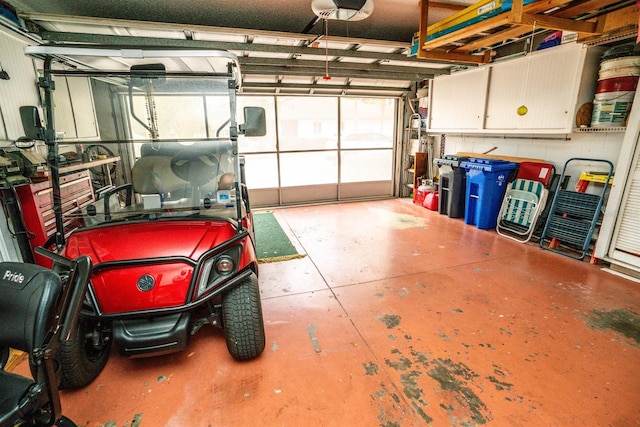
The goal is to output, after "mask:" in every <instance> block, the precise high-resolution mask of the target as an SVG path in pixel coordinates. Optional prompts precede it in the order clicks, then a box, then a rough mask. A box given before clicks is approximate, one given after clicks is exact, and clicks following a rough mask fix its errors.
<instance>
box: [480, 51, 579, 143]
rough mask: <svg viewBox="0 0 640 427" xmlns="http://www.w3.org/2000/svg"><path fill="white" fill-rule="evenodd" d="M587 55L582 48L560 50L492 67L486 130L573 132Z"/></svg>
mask: <svg viewBox="0 0 640 427" xmlns="http://www.w3.org/2000/svg"><path fill="white" fill-rule="evenodd" d="M584 55H585V49H583V48H581V47H580V46H579V45H567V46H558V47H554V48H551V49H549V50H545V51H540V52H534V53H533V54H529V55H528V56H526V57H523V58H519V59H516V60H512V61H506V62H504V63H497V64H495V65H494V66H492V69H491V77H490V81H489V91H488V101H487V117H486V121H485V128H486V129H487V130H513V129H517V130H527V129H530V130H534V131H536V132H539V131H546V132H553V131H555V132H563V133H564V132H570V131H571V129H572V127H573V113H574V109H575V102H576V97H577V94H578V88H579V85H580V80H581V79H580V77H581V71H582V65H583V62H584ZM521 105H524V106H526V107H527V109H528V111H527V113H526V114H524V115H518V107H520V106H521Z"/></svg>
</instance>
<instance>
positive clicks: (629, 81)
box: [596, 76, 640, 93]
mask: <svg viewBox="0 0 640 427" xmlns="http://www.w3.org/2000/svg"><path fill="white" fill-rule="evenodd" d="M638 77H640V76H624V77H613V78H611V79H602V80H598V87H597V89H596V93H605V92H629V91H634V90H636V87H637V86H638Z"/></svg>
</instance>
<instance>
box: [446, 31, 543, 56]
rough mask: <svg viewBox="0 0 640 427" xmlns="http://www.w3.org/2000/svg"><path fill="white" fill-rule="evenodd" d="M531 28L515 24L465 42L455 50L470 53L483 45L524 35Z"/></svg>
mask: <svg viewBox="0 0 640 427" xmlns="http://www.w3.org/2000/svg"><path fill="white" fill-rule="evenodd" d="M531 28H532V27H531V26H529V25H517V26H513V27H511V28H509V29H507V30H504V31H499V32H497V33H494V34H491V35H490V36H487V37H483V38H481V39H478V40H474V41H472V42H469V43H465V44H464V46H460V47H459V48H458V49H455V50H454V52H460V53H469V52H473V51H474V50H478V49H480V48H483V47H487V48H490V47H491V46H493V45H494V44H496V43H500V42H501V41H504V40H509V39H517V38H518V37H521V36H522V35H524V34H526V33H528V32H529V31H531Z"/></svg>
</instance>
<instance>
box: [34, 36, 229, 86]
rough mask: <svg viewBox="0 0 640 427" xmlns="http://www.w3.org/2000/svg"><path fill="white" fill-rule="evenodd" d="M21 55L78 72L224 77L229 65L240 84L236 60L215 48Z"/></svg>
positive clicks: (62, 49)
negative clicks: (144, 68) (142, 70)
mask: <svg viewBox="0 0 640 427" xmlns="http://www.w3.org/2000/svg"><path fill="white" fill-rule="evenodd" d="M25 54H27V55H29V56H33V57H36V58H42V59H44V58H47V57H49V58H55V59H57V60H58V61H57V62H59V63H61V64H62V65H60V67H61V68H60V69H61V70H63V69H65V68H68V67H65V65H64V64H66V65H67V66H69V65H71V66H73V67H74V68H76V69H79V70H86V71H105V72H120V73H122V72H125V73H126V72H129V71H130V69H131V67H132V66H135V65H144V64H149V63H155V64H157V63H161V64H164V66H165V69H166V71H167V73H185V74H190V73H193V74H211V75H216V74H220V75H222V74H227V73H228V70H229V64H230V63H231V64H232V69H233V73H234V77H235V80H236V82H238V83H239V82H240V65H239V64H238V58H237V57H236V56H235V55H234V54H233V53H231V52H229V51H226V50H216V49H202V50H199V49H188V50H187V49H185V50H183V49H139V48H125V47H123V48H118V47H97V46H90V47H87V46H47V45H41V46H27V47H26V48H25Z"/></svg>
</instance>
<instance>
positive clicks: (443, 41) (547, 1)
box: [421, 0, 570, 50]
mask: <svg viewBox="0 0 640 427" xmlns="http://www.w3.org/2000/svg"><path fill="white" fill-rule="evenodd" d="M569 1H570V0H540V1H536V2H533V3H530V4H528V5H525V6H523V8H522V13H523V14H524V13H538V12H545V11H547V10H550V9H553V8H556V7H561V6H563V5H566V4H567V3H569ZM516 3H518V2H517V1H516V2H514V6H512V10H513V7H515V8H516V11H515V12H514V13H513V14H512V13H511V12H504V13H501V14H500V15H497V16H494V17H492V18H488V19H485V20H484V21H480V22H478V23H475V24H472V25H469V26H468V27H465V28H462V29H460V30H458V31H454V32H453V33H450V34H445V35H443V36H442V37H438V38H437V39H434V40H429V41H425V43H424V48H425V49H427V50H430V49H435V48H438V47H442V46H445V45H447V44H450V43H453V42H455V41H458V40H462V39H465V38H469V37H471V36H474V35H476V34H478V33H483V32H485V31H488V30H492V29H494V28H497V27H500V26H502V25H505V24H508V23H509V17H510V16H512V15H515V16H516V17H517V15H519V12H518V10H517V8H518V5H517V4H516ZM521 25H522V24H521ZM425 39H426V35H425ZM421 40H423V39H421Z"/></svg>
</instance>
